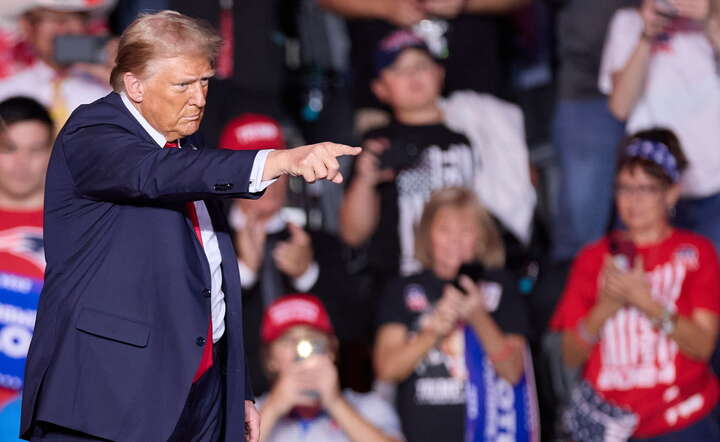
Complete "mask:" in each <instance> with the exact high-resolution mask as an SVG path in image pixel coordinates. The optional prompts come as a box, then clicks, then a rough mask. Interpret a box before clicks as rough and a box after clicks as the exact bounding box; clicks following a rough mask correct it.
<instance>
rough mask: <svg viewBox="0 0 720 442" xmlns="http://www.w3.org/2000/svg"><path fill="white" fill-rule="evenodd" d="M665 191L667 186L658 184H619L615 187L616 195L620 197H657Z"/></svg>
mask: <svg viewBox="0 0 720 442" xmlns="http://www.w3.org/2000/svg"><path fill="white" fill-rule="evenodd" d="M664 190H665V186H661V185H658V184H638V185H630V184H618V185H616V186H615V193H616V194H617V195H618V196H633V195H638V196H642V197H646V196H657V195H659V194H660V193H662V192H663V191H664Z"/></svg>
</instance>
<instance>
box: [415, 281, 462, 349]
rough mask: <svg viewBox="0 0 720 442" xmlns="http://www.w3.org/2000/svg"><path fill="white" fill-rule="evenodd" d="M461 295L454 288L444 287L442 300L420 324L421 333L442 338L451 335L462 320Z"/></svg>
mask: <svg viewBox="0 0 720 442" xmlns="http://www.w3.org/2000/svg"><path fill="white" fill-rule="evenodd" d="M462 310H463V294H462V293H461V292H460V291H459V290H458V289H456V288H455V287H453V286H451V285H448V286H446V287H445V290H444V292H443V296H442V298H440V300H439V301H438V302H437V303H436V304H435V309H434V310H433V311H432V313H429V314H428V315H426V316H425V317H424V318H423V319H422V320H421V322H420V327H421V329H422V330H423V331H427V332H430V333H432V334H433V335H435V336H436V337H437V338H444V337H446V336H448V335H450V333H452V332H453V331H454V330H455V328H456V327H457V324H458V322H459V321H460V320H461V319H462Z"/></svg>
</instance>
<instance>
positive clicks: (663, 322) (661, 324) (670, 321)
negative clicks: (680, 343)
mask: <svg viewBox="0 0 720 442" xmlns="http://www.w3.org/2000/svg"><path fill="white" fill-rule="evenodd" d="M653 325H654V326H655V328H658V329H660V331H662V332H663V333H664V334H666V335H670V334H672V332H674V331H675V326H676V325H677V313H675V312H674V311H671V310H670V309H667V308H665V309H663V315H662V317H661V318H660V319H657V320H655V321H653Z"/></svg>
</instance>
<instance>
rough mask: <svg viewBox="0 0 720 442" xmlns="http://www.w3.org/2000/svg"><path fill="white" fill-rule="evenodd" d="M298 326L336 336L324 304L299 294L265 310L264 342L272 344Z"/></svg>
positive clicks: (283, 298) (316, 299)
mask: <svg viewBox="0 0 720 442" xmlns="http://www.w3.org/2000/svg"><path fill="white" fill-rule="evenodd" d="M296 325H307V326H309V327H312V328H315V329H317V330H319V331H321V332H323V333H326V334H328V335H332V334H334V331H333V326H332V324H331V323H330V316H328V313H327V311H326V310H325V307H323V305H322V302H320V300H319V299H318V298H316V297H315V296H312V295H302V294H297V295H287V296H283V297H282V298H280V299H277V300H275V301H274V302H273V303H272V304H270V306H269V307H268V308H267V309H266V310H265V314H264V315H263V321H262V329H261V337H262V340H263V342H265V343H269V342H272V341H274V340H275V339H277V338H279V337H280V336H282V334H283V333H285V332H286V331H287V330H288V329H289V328H290V327H293V326H296Z"/></svg>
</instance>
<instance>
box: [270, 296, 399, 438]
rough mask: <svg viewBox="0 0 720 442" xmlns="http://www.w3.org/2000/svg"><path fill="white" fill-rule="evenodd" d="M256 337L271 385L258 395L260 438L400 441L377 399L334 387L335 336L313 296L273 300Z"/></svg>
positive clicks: (388, 409)
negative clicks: (262, 350) (259, 339)
mask: <svg viewBox="0 0 720 442" xmlns="http://www.w3.org/2000/svg"><path fill="white" fill-rule="evenodd" d="M262 339H263V342H264V345H265V352H264V363H265V368H266V370H267V372H268V376H269V378H270V379H271V382H272V387H271V389H270V392H269V393H268V394H267V395H264V396H262V397H260V398H259V399H258V407H259V409H260V413H261V416H262V419H261V421H260V422H261V430H260V437H261V441H268V442H285V441H287V442H291V441H292V442H295V441H301V440H307V441H338V442H342V441H350V440H354V441H363V442H398V441H400V440H402V434H401V432H400V424H399V422H398V418H397V415H396V414H395V412H394V411H393V409H392V407H391V406H390V405H389V404H388V403H386V402H385V401H384V400H383V399H382V398H380V397H379V396H378V395H377V394H375V393H367V394H360V393H355V392H353V391H351V390H346V391H341V390H340V387H339V385H340V384H339V381H338V372H337V369H336V368H335V358H336V356H337V351H338V341H337V339H336V337H335V334H334V332H333V327H332V325H331V323H330V318H329V317H328V314H327V312H326V311H325V307H323V305H322V303H321V302H320V300H319V299H317V298H315V297H314V296H310V295H287V296H284V297H282V298H280V299H278V300H277V301H275V302H274V303H273V304H271V305H270V307H269V308H268V309H267V310H266V311H265V314H264V317H263V322H262Z"/></svg>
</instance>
